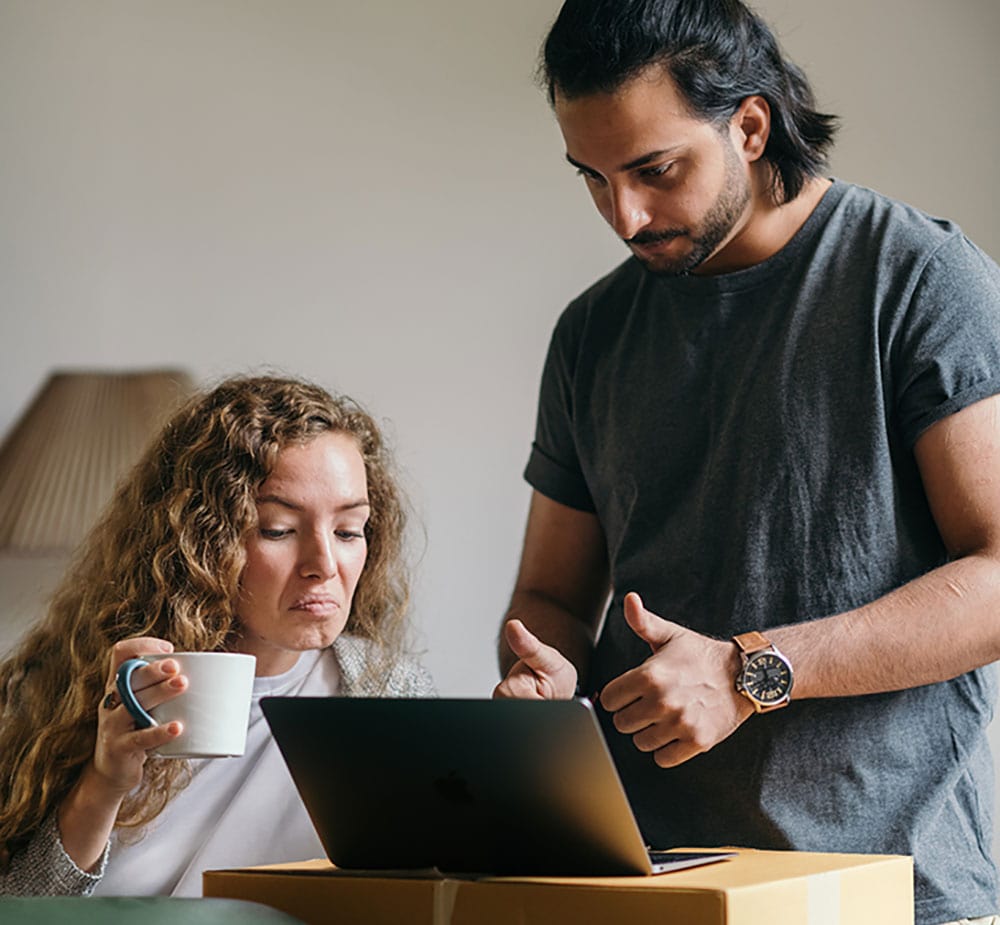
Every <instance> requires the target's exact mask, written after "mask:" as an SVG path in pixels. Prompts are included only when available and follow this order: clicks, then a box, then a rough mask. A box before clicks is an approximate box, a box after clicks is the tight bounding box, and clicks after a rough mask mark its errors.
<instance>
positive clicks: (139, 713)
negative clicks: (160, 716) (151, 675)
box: [115, 658, 157, 729]
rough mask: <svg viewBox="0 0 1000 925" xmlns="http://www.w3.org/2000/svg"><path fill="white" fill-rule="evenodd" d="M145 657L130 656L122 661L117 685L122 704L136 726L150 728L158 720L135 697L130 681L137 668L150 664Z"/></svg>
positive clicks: (117, 674) (117, 676) (116, 680)
mask: <svg viewBox="0 0 1000 925" xmlns="http://www.w3.org/2000/svg"><path fill="white" fill-rule="evenodd" d="M148 664H149V662H147V661H146V660H145V659H144V658H130V659H128V660H127V661H124V662H122V663H121V665H119V666H118V672H117V673H116V675H115V687H117V688H118V696H119V697H121V699H122V705H123V706H124V707H125V709H126V710H128V713H129V716H131V717H132V719H134V720H135V724H136V726H138V728H139V729H148V728H149V727H150V726H155V725H156V724H157V723H156V720H155V719H153V717H152V716H150V715H149V714H148V713H147V712H146V711H145V710H144V709H143V708H142V704H140V703H139V701H138V700H136V698H135V693H134V692H133V690H132V685H131V683H130V681H131V678H132V672H134V671H135V670H136V668H144V667H145V666H146V665H148Z"/></svg>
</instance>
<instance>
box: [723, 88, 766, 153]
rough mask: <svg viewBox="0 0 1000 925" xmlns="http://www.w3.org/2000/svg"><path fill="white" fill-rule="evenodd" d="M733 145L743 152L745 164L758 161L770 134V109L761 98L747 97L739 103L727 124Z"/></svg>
mask: <svg viewBox="0 0 1000 925" xmlns="http://www.w3.org/2000/svg"><path fill="white" fill-rule="evenodd" d="M729 125H730V130H731V131H732V132H733V144H735V145H736V149H737V150H738V151H742V152H743V156H744V157H745V158H746V160H747V163H752V162H753V161H756V160H759V159H760V158H761V157H762V156H763V154H764V148H765V147H766V146H767V138H768V135H770V133H771V107H770V106H769V105H768V102H767V100H766V99H764V97H762V96H748V97H746V99H744V100H743V102H742V103H740V107H739V109H737V110H736V112H735V113H733V118H732V119H731V120H730V122H729Z"/></svg>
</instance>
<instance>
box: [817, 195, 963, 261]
mask: <svg viewBox="0 0 1000 925" xmlns="http://www.w3.org/2000/svg"><path fill="white" fill-rule="evenodd" d="M838 185H839V186H840V187H841V189H842V194H841V196H840V198H839V199H838V201H837V205H836V207H835V208H834V209H833V210H832V211H831V213H830V215H829V218H828V219H827V228H828V230H829V229H831V228H833V229H837V230H838V231H842V232H844V234H845V235H847V234H849V235H850V238H851V239H852V240H855V241H858V242H860V243H870V244H871V245H873V246H877V247H878V248H879V249H880V250H885V249H887V248H888V249H891V250H892V251H893V252H900V251H905V252H908V253H911V254H912V253H914V252H924V253H931V252H933V251H936V250H937V249H938V248H940V247H941V246H942V245H944V244H946V243H947V242H949V241H952V240H955V239H962V238H964V235H963V233H962V229H961V228H960V227H959V226H958V225H957V224H956V223H955V222H954V221H952V220H950V219H947V218H941V217H938V216H935V215H931V214H930V213H929V212H926V211H924V210H923V209H920V208H918V207H917V206H914V205H911V204H910V203H908V202H904V201H903V200H901V199H895V198H893V197H892V196H888V195H886V194H885V193H881V192H878V191H876V190H873V189H870V188H868V187H866V186H861V185H860V184H856V183H847V182H844V181H838Z"/></svg>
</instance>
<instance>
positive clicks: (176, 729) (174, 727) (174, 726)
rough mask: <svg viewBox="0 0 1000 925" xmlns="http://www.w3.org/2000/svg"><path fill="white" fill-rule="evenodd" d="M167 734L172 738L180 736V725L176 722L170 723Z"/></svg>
mask: <svg viewBox="0 0 1000 925" xmlns="http://www.w3.org/2000/svg"><path fill="white" fill-rule="evenodd" d="M167 732H169V733H170V734H171V735H172V736H179V735H180V734H181V724H180V723H177V722H174V723H170V725H169V726H167Z"/></svg>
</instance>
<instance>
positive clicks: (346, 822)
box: [261, 697, 733, 876]
mask: <svg viewBox="0 0 1000 925" xmlns="http://www.w3.org/2000/svg"><path fill="white" fill-rule="evenodd" d="M261 705H262V708H263V711H264V715H265V717H266V718H267V722H268V724H269V725H270V727H271V731H272V733H273V734H274V738H275V741H276V742H277V744H278V748H279V749H280V750H281V753H282V755H283V756H284V758H285V762H286V763H287V765H288V769H289V771H290V772H291V775H292V778H293V780H294V781H295V785H296V787H297V788H298V791H299V794H300V795H301V797H302V801H303V803H304V804H305V806H306V809H307V810H308V812H309V815H310V817H311V819H312V822H313V825H314V826H315V827H316V832H317V834H318V835H319V838H320V841H321V842H322V843H323V847H324V849H325V850H326V853H327V856H328V857H329V859H330V861H331V862H332V863H333V864H334V865H335V866H336V867H338V868H342V869H346V870H351V871H389V870H392V871H414V872H415V871H423V872H427V873H432V872H437V873H440V874H448V875H458V876H462V875H468V876H478V875H510V876H532V875H537V876H632V875H643V874H653V873H661V872H664V871H671V870H678V869H681V868H686V867H693V866H695V865H699V864H708V863H711V862H714V861H721V860H723V859H725V858H727V857H732V856H733V853H732V852H729V853H726V852H718V851H698V852H685V853H675V852H662V851H661V852H652V853H651V852H650V851H649V850H648V849H647V848H646V846H645V845H644V844H643V839H642V836H641V835H640V833H639V827H638V825H637V824H636V821H635V817H634V815H633V813H632V809H631V807H630V806H629V803H628V799H627V797H626V796H625V791H624V789H623V787H622V784H621V780H620V779H619V777H618V772H617V771H616V769H615V766H614V763H613V761H612V759H611V755H610V753H609V751H608V748H607V745H606V743H605V741H604V736H603V733H602V732H601V729H600V726H599V725H598V721H597V717H596V716H595V714H594V708H593V706H592V705H591V703H590V702H589V701H587V700H550V701H529V700H485V699H478V700H477V699H472V700H460V699H446V698H440V699H436V698H435V699H431V698H428V699H406V698H403V699H389V698H380V699H369V698H351V697H265V698H263V699H262V701H261Z"/></svg>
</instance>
